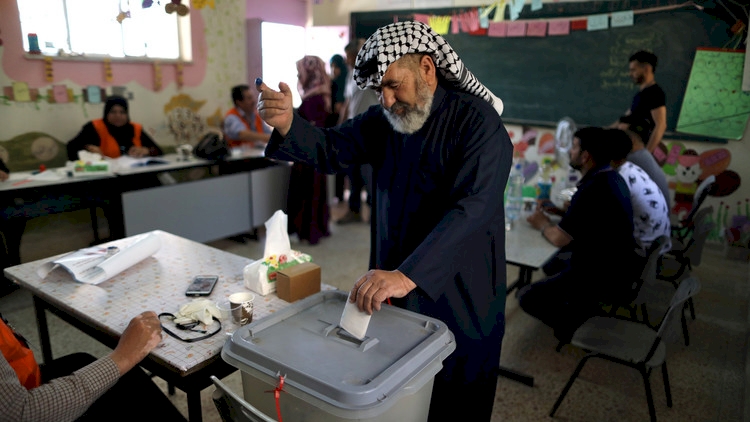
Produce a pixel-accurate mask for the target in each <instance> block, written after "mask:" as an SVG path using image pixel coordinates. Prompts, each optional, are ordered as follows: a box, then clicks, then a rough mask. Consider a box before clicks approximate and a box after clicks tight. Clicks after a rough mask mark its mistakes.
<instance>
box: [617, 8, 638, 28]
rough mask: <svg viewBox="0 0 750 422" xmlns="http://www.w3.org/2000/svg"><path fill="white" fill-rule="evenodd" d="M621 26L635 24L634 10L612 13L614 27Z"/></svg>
mask: <svg viewBox="0 0 750 422" xmlns="http://www.w3.org/2000/svg"><path fill="white" fill-rule="evenodd" d="M621 26H633V11H632V10H626V11H624V12H614V13H612V28H619V27H621Z"/></svg>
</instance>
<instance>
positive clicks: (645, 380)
mask: <svg viewBox="0 0 750 422" xmlns="http://www.w3.org/2000/svg"><path fill="white" fill-rule="evenodd" d="M640 371H641V376H642V377H643V385H644V386H646V402H647V403H648V414H649V416H650V417H651V422H656V409H655V408H654V396H653V395H652V394H651V383H650V382H649V380H648V377H649V373H648V371H646V368H640Z"/></svg>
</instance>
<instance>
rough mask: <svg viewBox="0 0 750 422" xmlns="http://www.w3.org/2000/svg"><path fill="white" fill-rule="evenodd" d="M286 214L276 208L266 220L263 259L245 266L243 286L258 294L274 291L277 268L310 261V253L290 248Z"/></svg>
mask: <svg viewBox="0 0 750 422" xmlns="http://www.w3.org/2000/svg"><path fill="white" fill-rule="evenodd" d="M287 219H288V217H287V215H286V214H285V213H284V212H283V211H281V210H277V211H276V212H275V213H274V214H273V215H272V216H271V218H269V219H268V221H266V224H265V225H266V245H265V249H264V251H263V259H260V260H257V261H254V262H252V263H250V264H248V265H246V266H245V269H244V271H243V275H244V278H245V287H247V288H248V289H250V290H252V291H254V292H255V293H258V294H260V295H263V296H265V295H267V294H269V293H273V292H275V291H276V272H277V271H278V270H281V269H284V268H288V267H291V266H293V265H297V264H301V263H303V262H310V261H312V258H311V257H310V255H307V254H303V253H301V252H298V251H294V250H292V247H291V245H290V243H289V234H288V233H287Z"/></svg>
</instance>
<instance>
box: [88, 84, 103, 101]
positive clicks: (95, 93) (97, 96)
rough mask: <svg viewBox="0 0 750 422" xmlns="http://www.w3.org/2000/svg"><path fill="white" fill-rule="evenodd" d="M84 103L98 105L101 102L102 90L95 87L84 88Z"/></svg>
mask: <svg viewBox="0 0 750 422" xmlns="http://www.w3.org/2000/svg"><path fill="white" fill-rule="evenodd" d="M86 101H88V102H89V103H90V104H99V103H100V102H102V89H101V88H100V87H98V86H96V85H89V86H87V87H86Z"/></svg>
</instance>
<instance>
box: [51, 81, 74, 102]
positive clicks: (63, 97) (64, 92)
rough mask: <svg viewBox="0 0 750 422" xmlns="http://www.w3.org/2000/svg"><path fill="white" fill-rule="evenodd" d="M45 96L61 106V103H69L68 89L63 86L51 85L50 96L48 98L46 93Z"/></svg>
mask: <svg viewBox="0 0 750 422" xmlns="http://www.w3.org/2000/svg"><path fill="white" fill-rule="evenodd" d="M71 94H72V92H71ZM47 96H48V97H51V98H52V99H53V100H54V102H55V103H57V104H63V103H67V102H69V101H70V95H69V94H68V87H67V86H65V85H53V86H52V95H51V96H50V95H49V92H48V93H47Z"/></svg>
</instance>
